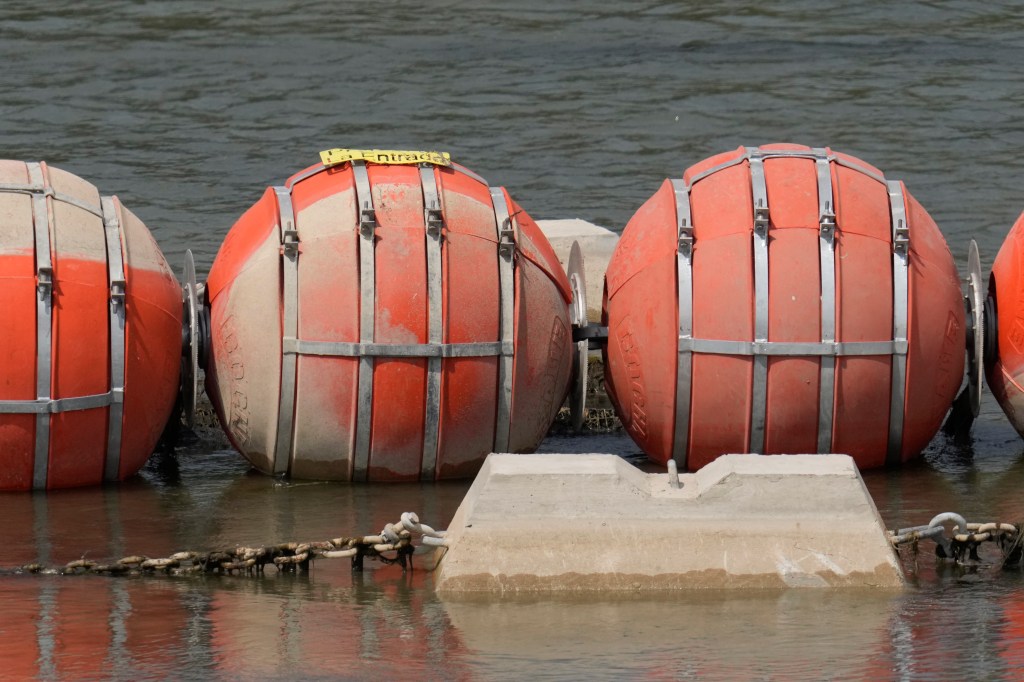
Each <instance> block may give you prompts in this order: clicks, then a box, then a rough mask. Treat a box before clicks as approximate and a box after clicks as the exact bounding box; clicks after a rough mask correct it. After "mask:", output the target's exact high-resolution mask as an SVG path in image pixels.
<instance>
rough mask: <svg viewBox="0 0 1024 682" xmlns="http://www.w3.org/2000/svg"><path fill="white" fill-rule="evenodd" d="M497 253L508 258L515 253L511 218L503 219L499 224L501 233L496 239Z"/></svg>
mask: <svg viewBox="0 0 1024 682" xmlns="http://www.w3.org/2000/svg"><path fill="white" fill-rule="evenodd" d="M498 239H499V241H498V253H500V254H501V255H502V256H505V257H506V258H507V257H510V256H511V255H512V253H513V252H514V251H515V247H516V243H515V230H514V229H513V228H512V218H505V222H503V223H502V224H501V233H500V235H499V237H498Z"/></svg>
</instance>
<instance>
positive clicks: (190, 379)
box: [181, 249, 199, 428]
mask: <svg viewBox="0 0 1024 682" xmlns="http://www.w3.org/2000/svg"><path fill="white" fill-rule="evenodd" d="M182 281H183V282H184V283H185V284H184V286H182V298H183V303H184V311H183V313H184V314H183V318H184V322H185V324H187V325H188V341H187V344H188V348H186V349H185V350H186V358H185V359H186V362H185V366H184V367H183V371H182V377H181V391H182V400H181V406H182V409H183V410H184V411H185V423H186V424H188V427H189V428H192V425H193V423H194V421H195V416H196V400H197V398H198V396H199V298H198V290H199V287H198V285H197V284H196V263H195V259H193V257H192V250H191V249H189V250H187V251H185V270H184V273H183V274H182Z"/></svg>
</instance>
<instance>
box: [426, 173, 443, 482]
mask: <svg viewBox="0 0 1024 682" xmlns="http://www.w3.org/2000/svg"><path fill="white" fill-rule="evenodd" d="M420 184H421V185H422V186H423V224H424V226H425V228H426V240H427V310H428V320H427V324H428V338H427V342H428V343H430V344H437V345H440V344H441V343H444V339H443V335H444V325H443V323H442V317H441V314H442V305H441V304H442V300H441V228H442V227H443V226H444V214H443V213H442V211H441V197H440V193H439V191H438V185H437V176H436V175H435V174H434V166H432V165H424V166H421V167H420ZM425 410H426V411H425V415H424V422H423V459H422V460H421V463H420V477H421V478H424V479H433V478H434V477H435V474H436V469H437V446H438V441H437V438H438V427H439V425H440V421H441V358H440V357H432V358H430V359H429V360H428V361H427V404H426V408H425Z"/></svg>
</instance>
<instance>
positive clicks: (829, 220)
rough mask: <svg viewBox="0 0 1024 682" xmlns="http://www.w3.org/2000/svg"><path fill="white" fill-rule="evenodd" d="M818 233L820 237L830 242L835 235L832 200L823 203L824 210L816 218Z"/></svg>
mask: <svg viewBox="0 0 1024 682" xmlns="http://www.w3.org/2000/svg"><path fill="white" fill-rule="evenodd" d="M818 234H819V235H820V236H821V238H822V239H824V240H826V241H828V242H831V241H832V240H833V239H835V236H836V213H835V211H833V210H832V202H827V203H826V204H825V210H824V211H823V212H822V214H821V218H819V220H818Z"/></svg>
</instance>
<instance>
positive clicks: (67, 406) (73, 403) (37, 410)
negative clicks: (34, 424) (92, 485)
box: [0, 387, 124, 487]
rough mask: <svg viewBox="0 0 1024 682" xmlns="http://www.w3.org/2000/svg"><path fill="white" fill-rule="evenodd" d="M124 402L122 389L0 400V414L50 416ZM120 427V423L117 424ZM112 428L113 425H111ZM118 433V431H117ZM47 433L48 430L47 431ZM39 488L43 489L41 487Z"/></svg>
mask: <svg viewBox="0 0 1024 682" xmlns="http://www.w3.org/2000/svg"><path fill="white" fill-rule="evenodd" d="M123 402H124V388H123V387H122V388H119V389H117V390H110V391H107V392H106V393H94V394H91V395H79V396H74V397H71V398H41V399H39V400H0V414H35V415H50V414H61V413H63V412H75V411H78V410H92V409H95V408H97V407H107V406H108V405H121V403H123ZM117 424H118V425H120V422H117ZM111 428H113V424H111ZM118 432H120V429H118ZM47 433H49V430H47ZM41 487H45V485H44V486H41Z"/></svg>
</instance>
